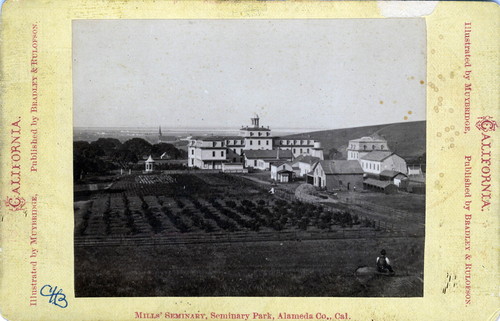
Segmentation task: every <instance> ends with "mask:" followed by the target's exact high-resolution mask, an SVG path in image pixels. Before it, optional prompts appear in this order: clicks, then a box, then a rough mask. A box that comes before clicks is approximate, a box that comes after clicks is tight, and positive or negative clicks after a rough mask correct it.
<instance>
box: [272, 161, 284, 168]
mask: <svg viewBox="0 0 500 321" xmlns="http://www.w3.org/2000/svg"><path fill="white" fill-rule="evenodd" d="M285 163H286V162H285V161H278V162H273V163H272V164H271V166H276V167H278V166H281V165H283V164H285Z"/></svg>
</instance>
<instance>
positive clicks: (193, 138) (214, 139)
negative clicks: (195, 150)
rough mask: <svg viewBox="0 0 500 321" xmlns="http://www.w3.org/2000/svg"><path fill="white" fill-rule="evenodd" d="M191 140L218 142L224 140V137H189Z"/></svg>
mask: <svg viewBox="0 0 500 321" xmlns="http://www.w3.org/2000/svg"><path fill="white" fill-rule="evenodd" d="M191 139H192V140H204V141H207V142H218V141H223V140H226V137H225V136H193V137H191ZM242 139H243V138H242Z"/></svg>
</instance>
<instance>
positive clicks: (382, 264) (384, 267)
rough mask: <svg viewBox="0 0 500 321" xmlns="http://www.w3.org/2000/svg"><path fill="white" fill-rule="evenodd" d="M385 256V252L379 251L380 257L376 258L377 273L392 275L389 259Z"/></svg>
mask: <svg viewBox="0 0 500 321" xmlns="http://www.w3.org/2000/svg"><path fill="white" fill-rule="evenodd" d="M385 254H386V252H385V250H382V251H380V256H379V257H377V271H378V272H381V273H385V272H390V273H394V270H393V269H392V267H391V261H389V258H388V257H387V256H385Z"/></svg>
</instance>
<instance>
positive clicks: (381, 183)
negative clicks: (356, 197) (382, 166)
mask: <svg viewBox="0 0 500 321" xmlns="http://www.w3.org/2000/svg"><path fill="white" fill-rule="evenodd" d="M363 184H366V185H370V186H375V187H380V188H383V189H385V188H387V186H389V185H393V186H396V185H394V184H392V183H391V182H390V181H379V180H378V179H374V178H367V179H365V180H364V181H363Z"/></svg>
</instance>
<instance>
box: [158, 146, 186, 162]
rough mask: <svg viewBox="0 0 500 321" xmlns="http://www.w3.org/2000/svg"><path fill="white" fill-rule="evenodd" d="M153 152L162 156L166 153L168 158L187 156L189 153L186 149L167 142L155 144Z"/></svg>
mask: <svg viewBox="0 0 500 321" xmlns="http://www.w3.org/2000/svg"><path fill="white" fill-rule="evenodd" d="M151 153H152V154H153V155H155V156H161V155H163V154H164V153H165V154H166V158H167V159H180V158H187V153H186V152H185V151H183V150H180V149H177V148H176V147H175V146H174V145H172V144H167V143H158V144H154V145H153V146H152V149H151Z"/></svg>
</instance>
